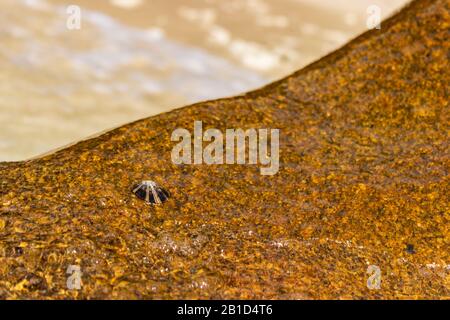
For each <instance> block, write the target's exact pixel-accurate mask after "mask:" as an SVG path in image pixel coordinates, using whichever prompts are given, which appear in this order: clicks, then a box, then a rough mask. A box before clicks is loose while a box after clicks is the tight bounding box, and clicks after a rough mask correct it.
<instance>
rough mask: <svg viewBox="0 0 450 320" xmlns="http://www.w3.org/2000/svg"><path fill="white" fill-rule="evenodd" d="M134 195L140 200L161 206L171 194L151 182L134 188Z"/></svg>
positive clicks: (143, 182)
mask: <svg viewBox="0 0 450 320" xmlns="http://www.w3.org/2000/svg"><path fill="white" fill-rule="evenodd" d="M133 193H134V194H135V195H136V197H138V198H139V199H141V200H144V201H145V202H147V203H151V204H161V203H163V202H165V201H167V199H169V197H170V194H169V192H167V191H166V190H164V189H163V188H161V187H160V186H159V185H157V184H156V182H153V181H150V180H145V181H142V182H141V183H138V184H136V185H135V186H134V187H133Z"/></svg>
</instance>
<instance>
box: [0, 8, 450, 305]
mask: <svg viewBox="0 0 450 320" xmlns="http://www.w3.org/2000/svg"><path fill="white" fill-rule="evenodd" d="M449 36H450V3H449V1H448V0H421V1H414V2H413V3H412V4H411V5H409V6H408V7H407V8H405V9H404V10H403V11H401V12H400V13H399V14H397V15H396V16H394V17H393V18H391V19H389V20H388V21H385V22H384V23H383V24H382V27H381V30H373V31H370V32H368V33H366V34H364V35H362V36H360V37H358V38H357V39H355V40H354V41H352V42H350V43H349V44H348V45H346V46H345V47H344V48H342V49H340V50H338V51H337V52H334V53H332V54H330V55H329V56H327V57H325V58H323V59H321V60H320V61H318V62H316V63H314V64H312V65H310V66H308V67H307V68H305V69H303V70H300V71H298V72H296V73H294V74H293V75H291V76H289V77H287V78H285V79H283V80H281V81H279V82H276V83H273V84H271V85H269V86H267V87H265V88H263V89H261V90H258V91H255V92H251V93H248V94H246V95H243V96H239V97H234V98H229V99H221V100H216V101H208V102H204V103H199V104H196V105H193V106H189V107H185V108H182V109H178V110H176V111H172V112H169V113H165V114H161V115H158V116H155V117H151V118H148V119H144V120H141V121H138V122H135V123H131V124H129V125H126V126H123V127H121V128H118V129H116V130H113V131H111V132H108V133H106V134H103V135H101V136H99V137H97V138H94V139H90V140H86V141H82V142H80V143H78V144H76V145H73V146H71V147H68V148H66V149H64V150H62V151H58V152H56V153H53V154H51V155H48V156H45V157H42V158H39V159H35V160H32V161H27V162H19V163H1V164H0V177H1V180H0V183H1V184H0V205H1V207H0V297H1V298H9V299H17V298H46V299H47V298H57V299H63V298H80V299H86V298H92V299H93V298H98V299H128V298H129V299H136V298H137V299H140V298H148V299H177V298H189V299H191V298H193V299H197V298H224V299H229V298H243V299H249V298H251V299H253V298H269V299H324V298H331V299H342V298H350V299H360V298H368V299H377V298H382V299H386V298H442V299H445V298H447V299H448V298H450V293H449V292H450V266H449V264H450V254H449V248H450V244H449V236H450V231H449V213H450V212H449V201H448V200H449V197H448V192H449V189H450V188H449V179H448V172H449V167H450V166H449V164H450V163H449V137H448V133H449V108H448V102H449V83H450V74H449V70H450V68H449V67H450V65H449V58H450V55H449V51H450V50H449V49H450V48H449V47H450V41H449ZM12 107H13V106H12ZM194 120H201V121H203V125H204V128H205V129H206V128H210V127H214V128H219V129H221V130H225V129H226V128H242V129H247V128H278V129H280V171H279V172H278V173H277V174H276V175H274V176H262V175H260V171H259V167H258V166H255V165H210V166H208V165H175V164H173V163H172V162H171V150H172V148H173V146H174V144H175V142H172V141H171V140H170V136H171V133H172V131H173V130H174V129H175V128H179V127H181V128H187V129H189V130H191V131H192V128H193V123H194ZM149 179H150V180H154V181H155V182H157V183H158V184H160V185H161V186H163V187H164V188H166V189H167V190H169V191H170V193H171V195H172V196H171V198H170V199H169V200H168V201H167V202H165V203H164V204H162V205H160V206H152V205H148V204H146V203H145V202H143V201H141V200H139V199H138V198H136V197H135V196H134V195H133V194H132V192H131V187H132V186H133V185H134V184H135V183H136V182H140V181H141V180H149ZM69 265H79V266H80V268H81V271H82V285H81V289H80V290H70V289H68V288H67V286H66V281H67V276H68V275H67V274H66V270H67V268H68V266H69ZM370 265H376V266H378V267H379V269H380V271H381V287H380V289H378V290H377V289H369V288H368V287H367V280H368V277H369V276H370V274H368V273H367V269H368V266H370Z"/></svg>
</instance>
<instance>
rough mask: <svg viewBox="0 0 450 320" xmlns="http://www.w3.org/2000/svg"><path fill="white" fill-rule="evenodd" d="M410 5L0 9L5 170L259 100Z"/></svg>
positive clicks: (246, 2)
mask: <svg viewBox="0 0 450 320" xmlns="http://www.w3.org/2000/svg"><path fill="white" fill-rule="evenodd" d="M407 2H408V1H407V0H227V1H224V0H189V1H188V0H148V1H145V0H96V1H89V0H79V1H76V0H72V1H64V0H0V161H14V160H23V159H27V158H30V157H34V156H37V155H39V154H42V153H45V152H48V151H50V150H52V149H55V148H59V147H61V146H63V145H66V144H69V143H72V142H74V141H77V140H79V139H82V138H85V137H87V136H90V135H92V134H95V133H97V132H100V131H103V130H106V129H109V128H113V127H116V126H119V125H121V124H124V123H127V122H130V121H133V120H136V119H139V118H143V117H147V116H151V115H154V114H157V113H160V112H164V111H168V110H171V109H174V108H177V107H181V106H183V105H186V104H189V103H193V102H198V101H202V100H206V99H214V98H218V97H225V96H231V95H235V94H239V93H242V92H245V91H248V90H252V89H255V88H258V87H260V86H262V85H264V84H267V83H269V82H271V81H273V80H276V79H279V78H281V77H283V76H285V75H288V74H289V73H292V72H293V71H295V70H297V69H299V68H301V67H303V66H305V65H306V64H308V63H310V62H312V61H314V60H316V59H318V58H320V57H321V56H323V55H324V54H326V53H328V52H330V51H332V50H334V49H337V48H338V47H339V46H341V45H343V44H344V43H345V42H347V41H348V40H350V39H351V38H353V37H355V36H356V35H358V34H359V33H361V32H363V31H365V30H366V28H367V26H366V21H367V18H368V13H367V8H368V7H369V6H370V5H377V6H379V7H380V9H381V14H382V17H387V16H389V15H391V14H392V13H393V12H394V11H396V10H398V9H399V8H401V7H402V6H403V5H405V4H406V3H407ZM70 5H78V6H79V7H80V8H81V20H80V21H81V25H80V29H70V28H68V27H67V19H68V18H69V17H70V13H68V12H67V9H68V7H69V6H70Z"/></svg>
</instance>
